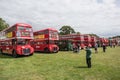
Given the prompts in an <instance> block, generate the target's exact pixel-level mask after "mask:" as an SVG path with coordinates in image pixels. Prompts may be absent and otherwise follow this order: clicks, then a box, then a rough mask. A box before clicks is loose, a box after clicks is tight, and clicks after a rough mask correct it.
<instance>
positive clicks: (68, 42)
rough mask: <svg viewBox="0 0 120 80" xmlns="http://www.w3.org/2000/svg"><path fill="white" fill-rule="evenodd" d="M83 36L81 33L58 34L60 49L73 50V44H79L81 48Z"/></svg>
mask: <svg viewBox="0 0 120 80" xmlns="http://www.w3.org/2000/svg"><path fill="white" fill-rule="evenodd" d="M83 42H84V36H83V35H81V34H68V35H59V47H60V50H62V51H64V50H65V51H70V50H73V44H75V45H79V46H80V47H81V49H83V48H84V44H83Z"/></svg>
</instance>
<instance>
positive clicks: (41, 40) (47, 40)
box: [31, 28, 59, 53]
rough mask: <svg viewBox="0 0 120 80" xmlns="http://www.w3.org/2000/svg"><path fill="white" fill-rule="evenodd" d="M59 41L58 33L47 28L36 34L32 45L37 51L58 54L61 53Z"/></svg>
mask: <svg viewBox="0 0 120 80" xmlns="http://www.w3.org/2000/svg"><path fill="white" fill-rule="evenodd" d="M58 40H59V37H58V31H57V30H56V29H53V28H46V29H43V30H39V31H36V32H34V40H33V41H31V42H32V43H31V45H32V46H33V47H34V50H35V51H40V52H47V53H49V52H50V53H51V52H53V53H57V52H58V51H59V47H58V46H57V44H56V43H57V41H58Z"/></svg>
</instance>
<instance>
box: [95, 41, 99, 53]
mask: <svg viewBox="0 0 120 80" xmlns="http://www.w3.org/2000/svg"><path fill="white" fill-rule="evenodd" d="M97 48H98V44H97V43H95V53H98V50H97Z"/></svg>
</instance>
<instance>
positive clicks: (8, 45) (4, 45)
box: [0, 23, 34, 55]
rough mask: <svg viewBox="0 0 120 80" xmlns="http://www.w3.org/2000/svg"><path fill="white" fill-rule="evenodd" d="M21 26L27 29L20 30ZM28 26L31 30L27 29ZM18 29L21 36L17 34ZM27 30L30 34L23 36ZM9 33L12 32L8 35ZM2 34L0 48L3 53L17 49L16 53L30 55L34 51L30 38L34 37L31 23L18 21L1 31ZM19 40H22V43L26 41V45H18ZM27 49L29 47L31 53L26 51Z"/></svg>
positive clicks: (10, 52) (9, 52)
mask: <svg viewBox="0 0 120 80" xmlns="http://www.w3.org/2000/svg"><path fill="white" fill-rule="evenodd" d="M19 26H22V28H24V29H25V30H22V31H20V30H18V28H19ZM27 28H29V30H30V31H27V30H26V29H27ZM18 31H19V32H20V33H19V34H20V35H19V36H18V35H17V32H18ZM26 32H27V33H30V35H28V36H25V35H24V36H21V35H22V34H23V33H24V34H25V33H26ZM3 33H4V34H3ZM9 33H11V35H10V36H6V35H8V34H9ZM0 34H1V36H2V37H1V38H0V43H1V44H0V50H2V52H3V53H7V54H12V53H13V51H16V54H18V55H30V54H33V53H34V49H33V48H32V47H31V46H30V44H29V43H30V40H32V39H33V31H32V27H31V26H30V25H28V24H24V23H17V24H15V25H13V26H12V27H9V28H6V29H5V30H3V31H1V32H0ZM19 40H21V42H22V43H23V41H26V42H27V43H26V44H24V45H18V44H17V43H18V41H19ZM13 43H14V44H13ZM25 49H29V53H27V52H25ZM23 50H24V52H23Z"/></svg>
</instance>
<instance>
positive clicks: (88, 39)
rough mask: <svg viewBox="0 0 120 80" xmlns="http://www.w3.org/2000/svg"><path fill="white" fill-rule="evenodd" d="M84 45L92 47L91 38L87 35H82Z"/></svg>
mask: <svg viewBox="0 0 120 80" xmlns="http://www.w3.org/2000/svg"><path fill="white" fill-rule="evenodd" d="M84 45H85V46H90V47H92V45H91V36H90V35H88V34H84Z"/></svg>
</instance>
